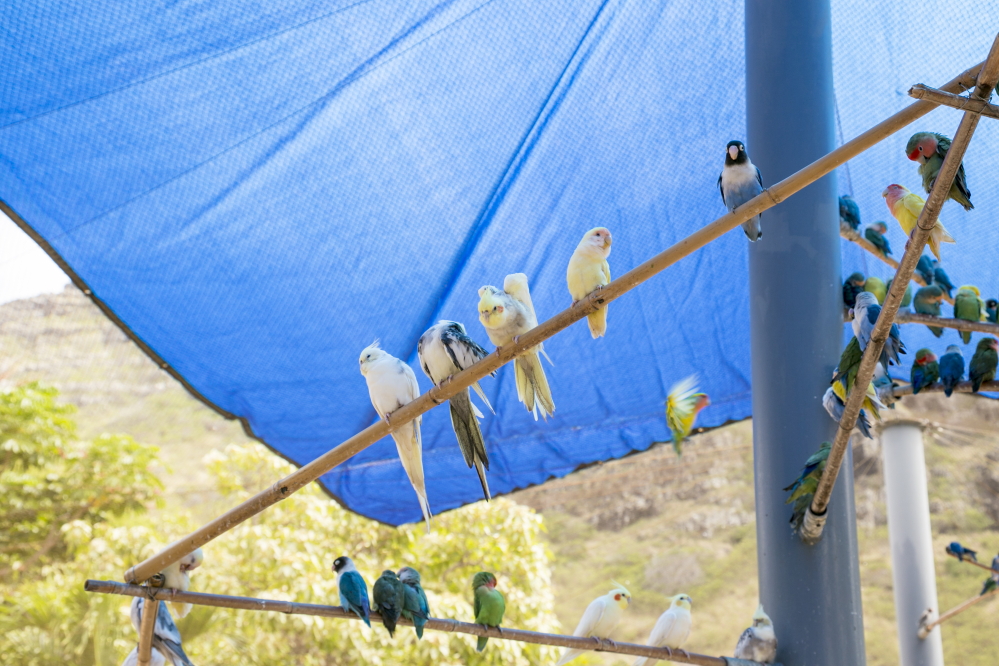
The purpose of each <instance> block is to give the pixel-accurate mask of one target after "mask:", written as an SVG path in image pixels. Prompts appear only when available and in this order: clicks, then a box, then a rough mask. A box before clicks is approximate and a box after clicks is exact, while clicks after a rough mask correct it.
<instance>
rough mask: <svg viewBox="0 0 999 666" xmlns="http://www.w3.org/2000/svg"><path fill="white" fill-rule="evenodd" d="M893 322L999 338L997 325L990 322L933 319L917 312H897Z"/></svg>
mask: <svg viewBox="0 0 999 666" xmlns="http://www.w3.org/2000/svg"><path fill="white" fill-rule="evenodd" d="M895 321H896V322H898V323H899V324H926V325H927V326H940V327H942V328H954V329H957V330H959V331H967V332H969V333H970V332H974V331H978V332H979V333H991V334H992V335H996V336H999V324H993V323H992V322H990V321H968V320H967V319H950V318H948V317H934V316H933V315H925V314H919V313H917V312H899V313H898V314H897V315H895Z"/></svg>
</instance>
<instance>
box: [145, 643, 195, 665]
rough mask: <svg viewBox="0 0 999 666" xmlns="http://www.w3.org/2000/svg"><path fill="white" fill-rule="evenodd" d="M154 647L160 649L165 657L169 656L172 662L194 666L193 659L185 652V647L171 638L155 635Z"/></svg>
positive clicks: (168, 659) (168, 658)
mask: <svg viewBox="0 0 999 666" xmlns="http://www.w3.org/2000/svg"><path fill="white" fill-rule="evenodd" d="M153 647H154V648H156V649H157V650H159V651H160V652H161V653H162V654H163V656H164V657H166V658H167V661H169V662H170V663H172V664H179V665H180V666H194V664H193V663H191V659H190V658H189V657H188V656H187V653H186V652H184V648H182V647H181V646H180V643H174V642H173V641H171V640H167V639H165V638H159V637H155V636H154V637H153Z"/></svg>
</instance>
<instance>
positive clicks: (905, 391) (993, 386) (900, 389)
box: [892, 381, 999, 569]
mask: <svg viewBox="0 0 999 666" xmlns="http://www.w3.org/2000/svg"><path fill="white" fill-rule="evenodd" d="M943 390H944V387H943V384H941V383H940V382H936V383H934V384H930V385H929V386H924V387H923V388H921V389H919V395H922V394H923V393H943ZM978 390H979V391H986V392H988V393H999V381H993V382H982V386H981V387H980V388H979V389H978ZM954 391H955V393H972V392H973V391H972V390H971V382H961V383H959V384H958V385H957V386H955V387H954ZM892 394H893V395H894V396H895V397H896V398H901V397H902V396H906V395H912V384H909V385H907V386H896V387H895V388H894V389H892ZM985 568H986V569H988V567H985Z"/></svg>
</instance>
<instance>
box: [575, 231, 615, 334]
mask: <svg viewBox="0 0 999 666" xmlns="http://www.w3.org/2000/svg"><path fill="white" fill-rule="evenodd" d="M610 251H611V232H610V231H609V230H608V229H607V228H605V227H597V228H596V229H590V230H589V231H587V232H586V234H584V235H583V240H581V241H579V245H577V246H576V251H575V252H573V253H572V258H571V259H569V267H568V269H566V273H565V280H566V282H567V283H568V285H569V294H570V295H571V296H572V302H573V303H576V302H578V301H581V300H583V299H584V298H586V297H587V296H588V295H589V294H590V293H591V292H593V291H594V290H596V289H599V288H600V287H606V286H607V285H608V284H610V281H611V276H610V264H608V263H607V257H608V256H610ZM586 323H587V324H588V325H589V327H590V335H592V336H593V338H594V339H596V338H599V337H603V335H604V333H606V332H607V306H606V305H604V306H603V307H602V308H600V309H599V310H597V311H596V312H591V313H590V314H588V315H586Z"/></svg>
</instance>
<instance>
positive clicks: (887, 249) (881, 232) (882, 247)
mask: <svg viewBox="0 0 999 666" xmlns="http://www.w3.org/2000/svg"><path fill="white" fill-rule="evenodd" d="M886 233H888V225H887V224H885V223H884V222H875V223H874V224H872V225H870V226H869V227H867V228H866V229H864V238H866V239H867V240H869V241H870V242H871V245H873V246H874V247H876V248H878V252H880V253H881V254H883V255H884V256H886V257H887V256H888V255H889V254H891V245H889V244H888V239H887V238H885V234H886Z"/></svg>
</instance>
